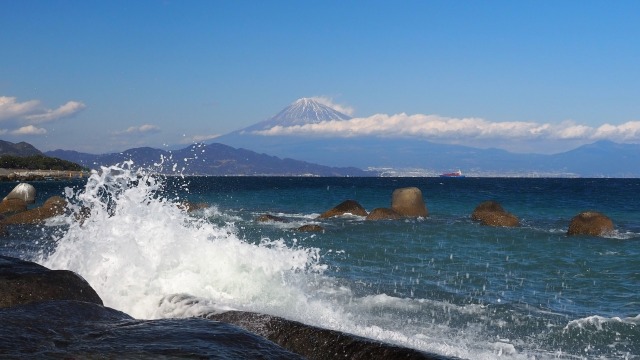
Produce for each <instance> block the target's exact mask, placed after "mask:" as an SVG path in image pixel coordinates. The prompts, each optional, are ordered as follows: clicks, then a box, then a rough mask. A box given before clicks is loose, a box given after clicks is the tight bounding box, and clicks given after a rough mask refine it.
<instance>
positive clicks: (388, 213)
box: [366, 208, 402, 220]
mask: <svg viewBox="0 0 640 360" xmlns="http://www.w3.org/2000/svg"><path fill="white" fill-rule="evenodd" d="M400 218H402V215H400V214H398V212H397V211H395V210H393V209H387V208H375V209H373V210H371V212H370V213H369V215H367V219H366V220H397V219H400Z"/></svg>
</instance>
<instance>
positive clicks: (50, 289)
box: [0, 256, 102, 308]
mask: <svg viewBox="0 0 640 360" xmlns="http://www.w3.org/2000/svg"><path fill="white" fill-rule="evenodd" d="M0 290H1V291H0V308H5V307H11V306H17V305H24V304H28V303H32V302H38V301H45V300H79V301H86V302H92V303H95V304H99V305H102V299H100V297H99V296H98V294H97V293H96V292H95V290H93V288H92V287H91V285H89V283H87V282H86V281H85V280H84V279H83V278H82V277H80V276H79V275H77V274H76V273H74V272H72V271H68V270H49V269H47V268H46V267H44V266H40V265H38V264H35V263H32V262H28V261H22V260H19V259H15V258H11V257H8V256H0Z"/></svg>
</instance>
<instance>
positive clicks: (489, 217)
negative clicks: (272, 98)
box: [471, 200, 520, 227]
mask: <svg viewBox="0 0 640 360" xmlns="http://www.w3.org/2000/svg"><path fill="white" fill-rule="evenodd" d="M471 219H472V220H475V221H479V222H481V223H482V225H488V226H504V227H514V226H518V225H519V224H520V221H519V220H518V218H517V217H516V216H515V215H513V214H510V213H508V212H506V211H505V210H504V208H502V205H500V204H499V203H498V202H496V201H492V200H489V201H484V202H482V203H480V205H478V206H476V208H475V209H474V210H473V213H472V214H471Z"/></svg>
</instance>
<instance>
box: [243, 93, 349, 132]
mask: <svg viewBox="0 0 640 360" xmlns="http://www.w3.org/2000/svg"><path fill="white" fill-rule="evenodd" d="M349 119H351V116H349V115H347V114H344V113H341V112H340V111H338V110H335V109H332V108H331V107H329V106H327V105H324V104H322V103H320V102H319V101H317V100H315V99H313V98H301V99H298V100H296V101H294V102H293V103H292V104H291V105H289V106H287V107H286V108H284V109H283V110H282V111H280V112H279V113H277V114H276V115H275V116H273V117H271V118H270V119H267V120H265V121H262V122H259V123H257V124H255V125H253V126H250V127H248V128H246V129H244V131H255V130H265V129H269V128H272V127H274V126H277V125H280V126H294V125H305V124H317V123H320V122H323V121H331V120H349Z"/></svg>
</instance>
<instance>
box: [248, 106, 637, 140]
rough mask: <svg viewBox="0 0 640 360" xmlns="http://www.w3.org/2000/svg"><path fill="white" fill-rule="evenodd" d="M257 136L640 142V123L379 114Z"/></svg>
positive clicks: (281, 128) (274, 130)
mask: <svg viewBox="0 0 640 360" xmlns="http://www.w3.org/2000/svg"><path fill="white" fill-rule="evenodd" d="M254 133H255V134H259V135H265V136H275V135H309V136H331V137H333V136H335V137H354V136H378V137H421V138H425V139H432V140H441V141H460V140H464V139H474V140H482V139H485V140H486V139H496V140H538V139H554V140H602V139H608V140H612V141H617V142H640V121H630V122H627V123H624V124H620V125H611V124H604V125H602V126H600V127H598V128H593V127H590V126H587V125H582V124H576V123H575V122H573V121H564V122H561V123H559V124H549V123H537V122H524V121H507V122H492V121H488V120H485V119H481V118H447V117H442V116H438V115H423V114H416V115H407V114H405V113H400V114H396V115H386V114H376V115H373V116H370V117H366V118H353V119H351V120H344V121H340V120H332V121H324V122H321V123H317V124H305V125H295V126H288V127H284V126H275V127H273V128H271V129H267V130H262V131H256V132H254Z"/></svg>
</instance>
